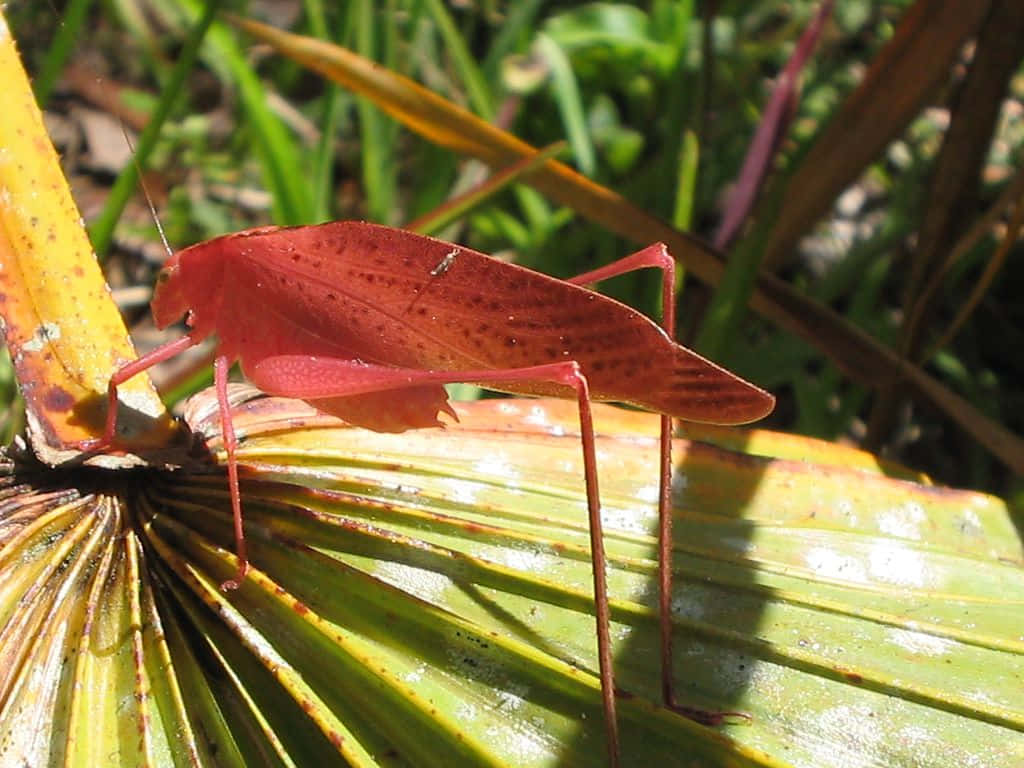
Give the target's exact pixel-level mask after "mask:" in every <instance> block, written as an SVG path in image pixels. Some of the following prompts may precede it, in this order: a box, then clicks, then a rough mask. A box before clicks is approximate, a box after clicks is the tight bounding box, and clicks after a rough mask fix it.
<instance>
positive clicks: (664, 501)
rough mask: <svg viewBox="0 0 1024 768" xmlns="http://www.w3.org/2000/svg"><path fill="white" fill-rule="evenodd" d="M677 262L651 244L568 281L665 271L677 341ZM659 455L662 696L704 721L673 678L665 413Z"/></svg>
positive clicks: (664, 321)
mask: <svg viewBox="0 0 1024 768" xmlns="http://www.w3.org/2000/svg"><path fill="white" fill-rule="evenodd" d="M675 266H676V265H675V260H674V259H673V258H672V256H671V255H670V254H669V252H668V249H667V248H666V246H665V245H664V243H655V244H654V245H649V246H647V247H646V248H643V249H642V250H639V251H637V252H636V253H633V254H630V255H629V256H625V257H623V258H621V259H618V260H617V261H614V262H612V263H611V264H607V265H605V266H603V267H599V268H598V269H595V270H592V271H590V272H586V273H584V274H582V275H578V276H576V277H574V278H571V279H570V280H568V282H570V283H574V284H577V285H585V284H588V283H594V282H598V281H600V280H606V279H608V278H610V277H615V276H617V275H621V274H625V273H627V272H633V271H635V270H638V269H645V268H648V267H652V268H656V269H660V270H661V272H662V290H661V307H662V314H661V327H662V330H664V331H665V333H666V334H667V335H668V337H669V338H670V339H672V340H673V341H675V328H676V314H675V313H676V303H675V282H676V279H675ZM660 421H661V425H660V427H661V428H660V441H659V453H658V476H659V477H658V616H659V629H660V643H661V695H662V700H663V701H664V703H665V705H666V706H668V707H671V708H672V709H674V710H676V711H677V712H680V713H681V714H684V715H686V716H687V717H689V718H690V719H692V720H698V721H701V722H703V721H704V718H703V716H702V715H703V713H700V712H699V711H697V710H693V711H690V710H687V709H684V708H680V707H679V706H678V705H677V703H676V697H675V688H674V682H673V675H672V655H673V654H672V417H671V416H668V415H667V414H664V413H663V414H661V419H660Z"/></svg>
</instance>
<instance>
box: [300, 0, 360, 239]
mask: <svg viewBox="0 0 1024 768" xmlns="http://www.w3.org/2000/svg"><path fill="white" fill-rule="evenodd" d="M304 6H305V9H306V16H307V17H308V18H309V28H310V31H311V32H312V33H313V36H314V37H318V38H321V39H324V40H326V39H328V38H329V34H328V31H327V19H326V14H325V13H324V4H323V2H322V0H305V2H304ZM350 19H351V16H349V15H347V14H346V15H343V17H342V22H341V29H339V30H338V37H337V39H339V40H347V39H348V30H349V24H348V22H349V20H350ZM342 103H343V99H342V91H341V89H340V88H339V87H338V86H337V85H336V84H334V83H329V84H328V85H327V91H326V93H324V97H323V107H322V110H323V111H322V114H321V116H320V121H319V125H320V131H321V132H320V143H319V144H318V145H317V148H316V152H315V153H314V161H313V182H312V186H313V202H312V206H313V217H312V220H313V221H324V220H326V219H329V218H331V199H332V197H333V192H334V189H333V182H334V179H333V175H332V171H333V168H334V135H335V131H336V129H337V126H338V121H339V120H340V118H341V108H342Z"/></svg>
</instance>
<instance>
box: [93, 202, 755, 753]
mask: <svg viewBox="0 0 1024 768" xmlns="http://www.w3.org/2000/svg"><path fill="white" fill-rule="evenodd" d="M646 267H655V268H659V269H661V270H662V272H663V276H664V279H663V286H664V290H663V299H664V303H663V306H664V318H663V326H664V328H659V327H658V326H657V325H656V324H654V323H653V322H652V321H651V320H649V319H648V318H647V317H645V316H644V315H642V314H640V313H639V312H637V311H635V310H633V309H631V308H630V307H627V306H626V305H624V304H621V303H620V302H618V301H615V300H613V299H610V298H608V297H606V296H603V295H601V294H599V293H596V292H594V291H592V290H589V289H588V288H585V287H583V286H584V285H585V284H588V283H593V282H597V281H599V280H603V279H605V278H608V277H612V276H614V275H618V274H622V273H624V272H629V271H632V270H636V269H641V268H646ZM673 274H674V262H673V261H672V258H671V256H670V255H669V254H668V252H667V250H666V248H665V246H664V245H661V244H658V245H652V246H649V247H647V248H644V249H643V250H641V251H639V252H637V253H634V254H633V255H631V256H627V257H625V258H624V259H622V260H620V261H617V262H615V263H613V264H611V265H608V266H606V267H604V268H601V269H597V270H595V271H592V272H588V273H587V274H584V275H580V276H579V277H577V278H574V279H572V280H568V281H566V280H558V279H556V278H553V277H550V276H547V275H544V274H541V273H538V272H534V271H532V270H529V269H526V268H523V267H518V266H514V265H511V264H507V263H504V262H501V261H498V260H496V259H493V258H490V257H488V256H485V255H484V254H482V253H479V252H477V251H473V250H470V249H468V248H464V247H461V246H458V247H455V246H452V245H451V244H450V243H445V242H442V241H440V240H435V239H433V238H430V237H426V236H423V235H417V234H413V233H410V232H405V231H402V230H397V229H391V228H389V227H384V226H379V225H376V224H369V223H365V222H333V223H328V224H323V225H319V226H306V227H295V228H278V227H267V228H261V229H253V230H248V231H245V232H238V233H236V234H231V235H225V236H222V237H218V238H215V239H213V240H210V241H207V242H205V243H199V244H198V245H193V246H192V247H190V248H186V249H184V250H182V251H180V252H178V253H177V254H174V255H173V256H171V257H170V259H168V261H167V263H166V264H165V265H164V267H163V269H162V270H161V272H160V275H159V278H158V281H157V285H156V290H155V293H154V296H153V302H152V309H153V315H154V317H155V319H156V323H157V325H158V326H160V327H161V328H163V327H166V326H167V325H169V324H171V323H174V322H176V321H177V320H179V319H180V318H181V317H182V316H185V317H186V322H187V324H188V326H189V327H190V329H191V330H190V331H189V333H188V334H187V335H186V336H184V337H183V338H181V339H178V340H177V341H173V342H171V343H169V344H166V345H164V346H162V347H160V348H158V349H156V350H154V351H153V352H150V353H149V354H147V355H144V356H143V357H140V358H139V359H137V360H135V361H134V362H131V363H129V364H127V365H125V366H123V367H122V368H120V369H119V370H118V371H116V372H115V373H114V375H113V376H112V377H111V380H110V387H109V393H108V394H109V407H108V411H107V421H106V428H105V431H104V433H103V437H102V438H101V439H100V440H99V441H98V442H97V444H93V445H92V446H90V447H91V448H93V449H97V448H100V447H110V446H113V445H115V444H116V436H115V435H116V433H115V427H116V420H117V405H118V399H117V387H118V385H120V384H121V383H123V382H124V381H126V380H127V379H129V378H131V377H132V376H134V375H136V374H137V373H140V372H142V371H144V370H146V369H148V368H150V367H152V366H153V365H156V364H157V363H159V362H161V361H164V360H167V359H168V358H170V357H173V356H174V355H176V354H178V353H179V352H182V351H184V350H185V349H187V348H188V347H191V346H193V345H195V344H198V343H199V342H201V341H202V340H203V339H205V338H206V337H208V336H210V335H211V334H214V333H215V334H216V335H217V337H218V343H219V346H218V349H217V356H216V360H215V365H214V371H215V384H216V390H217V396H218V401H219V405H220V419H221V429H222V430H223V436H224V446H225V449H226V452H227V459H228V461H227V465H228V483H229V489H230V495H231V504H232V508H233V512H234V526H235V539H236V548H237V553H238V573H237V577H236V579H235V580H234V581H232V582H227V583H226V584H225V585H224V586H225V588H232V587H236V586H238V584H239V582H240V581H241V580H242V579H243V578H244V577H245V574H246V570H247V568H248V559H247V555H246V543H245V537H244V532H243V527H242V510H241V502H240V496H239V490H238V468H237V464H236V459H235V449H236V446H237V441H236V439H235V435H234V430H233V427H232V423H231V416H230V413H229V410H228V402H227V375H228V370H229V368H230V366H231V364H232V363H233V362H234V361H236V360H237V361H240V363H241V367H242V370H243V371H244V372H245V374H246V375H247V376H248V377H249V379H250V380H251V381H252V382H253V383H254V384H255V385H256V386H257V387H259V388H260V389H261V390H263V391H264V392H267V393H268V394H272V395H280V396H288V397H294V398H300V399H302V400H307V401H309V402H310V403H311V404H313V405H314V406H316V407H317V408H319V409H320V410H322V411H324V412H326V413H329V414H334V415H337V416H340V417H341V418H343V419H345V420H347V421H349V422H351V423H354V424H357V425H361V426H365V427H368V428H370V429H375V430H378V431H402V430H406V429H415V428H420V427H428V426H435V425H438V424H439V423H440V422H438V420H437V417H438V414H439V412H445V413H448V414H449V415H452V416H454V412H453V411H452V410H451V407H450V405H449V404H448V398H447V394H446V392H445V389H444V386H443V385H444V384H446V383H453V382H471V383H475V384H480V385H482V386H485V387H488V388H493V389H499V390H502V391H506V392H515V393H521V394H528V395H547V396H552V395H553V396H560V397H573V398H575V399H576V400H577V402H578V405H579V418H580V434H581V442H582V447H583V459H584V467H585V485H586V493H587V503H588V510H589V518H590V541H591V553H592V560H593V571H594V597H595V605H596V615H597V638H598V660H599V667H600V680H601V691H602V700H603V706H604V714H605V719H606V724H607V734H608V744H609V755H610V758H611V761H612V763H613V764H617V762H618V757H617V756H618V731H617V725H616V717H615V698H614V686H613V672H612V657H611V647H610V640H609V607H608V595H607V588H606V583H605V557H604V546H603V542H602V534H601V515H600V501H599V494H598V486H597V464H596V457H595V447H594V433H593V425H592V420H591V409H590V403H591V401H596V400H612V401H618V402H627V403H632V404H634V405H638V406H641V407H643V408H646V409H648V410H651V411H655V412H658V413H660V414H662V418H661V453H660V480H661V488H660V495H659V504H658V511H659V519H660V524H659V548H658V558H659V587H660V596H659V610H660V617H661V643H662V692H663V696H664V699H665V703H666V704H667V705H669V706H673V707H675V702H674V698H673V691H672V658H671V629H672V624H671V615H670V607H669V603H670V586H671V558H670V554H671V514H670V512H671V507H670V492H671V486H670V482H671V458H670V455H669V450H670V440H671V429H672V425H671V419H672V418H673V417H675V418H679V419H684V420H688V421H700V422H711V423H716V424H743V423H747V422H750V421H755V420H757V419H759V418H761V417H762V416H765V415H766V414H767V413H769V412H770V411H771V409H772V407H773V405H774V398H773V397H772V396H771V395H770V394H768V393H767V392H764V391H762V390H761V389H758V388H757V387H755V386H753V385H751V384H749V383H747V382H745V381H743V380H742V379H739V378H737V377H736V376H734V375H733V374H731V373H729V372H728V371H726V370H724V369H722V368H720V367H718V366H716V365H715V364H714V363H711V362H709V361H708V360H705V359H704V358H702V357H700V356H698V355H697V354H695V353H693V352H691V351H690V350H688V349H686V348H685V347H683V346H680V345H679V344H676V343H675V342H674V341H673V326H674V311H673V297H672V286H673V283H674V281H673ZM254 309H255V311H253V310H254ZM676 709H677V710H679V711H684V713H685V710H682V709H680V708H678V707H676ZM688 714H691V716H692V715H693V714H694V713H692V712H690V713H688Z"/></svg>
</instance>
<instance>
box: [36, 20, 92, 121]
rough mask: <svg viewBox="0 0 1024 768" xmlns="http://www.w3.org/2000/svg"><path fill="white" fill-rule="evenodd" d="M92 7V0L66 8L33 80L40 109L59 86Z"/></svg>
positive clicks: (44, 106)
mask: <svg viewBox="0 0 1024 768" xmlns="http://www.w3.org/2000/svg"><path fill="white" fill-rule="evenodd" d="M90 5H92V0H71V2H69V3H68V4H67V6H66V7H65V8H64V13H63V15H62V16H61V18H60V21H59V23H58V24H57V34H55V35H54V36H53V42H52V43H50V47H49V49H47V51H46V58H45V59H43V65H42V66H41V67H40V68H39V72H38V73H37V74H36V76H35V79H34V80H33V86H34V89H35V93H36V101H37V102H38V103H39V108H40V109H46V103H47V102H48V101H49V100H50V93H51V92H52V91H53V86H54V85H56V84H57V78H58V77H60V73H61V70H62V69H64V63H65V62H66V61H67V60H68V57H69V56H71V51H72V50H74V47H75V40H76V39H77V38H78V37H79V36H80V35H81V34H82V26H83V25H84V24H85V17H86V16H87V15H88V13H89V6H90Z"/></svg>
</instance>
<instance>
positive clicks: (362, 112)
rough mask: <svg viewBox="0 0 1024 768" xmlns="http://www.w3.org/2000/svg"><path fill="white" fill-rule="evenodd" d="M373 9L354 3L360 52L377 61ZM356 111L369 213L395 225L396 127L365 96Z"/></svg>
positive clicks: (363, 2) (364, 3) (368, 4)
mask: <svg viewBox="0 0 1024 768" xmlns="http://www.w3.org/2000/svg"><path fill="white" fill-rule="evenodd" d="M373 8H374V4H373V3H372V2H370V0H361V1H360V2H357V3H353V4H352V6H351V10H350V14H352V15H351V16H350V19H351V21H352V25H353V29H354V30H355V40H356V49H357V50H358V51H359V52H360V53H361V54H362V55H363V56H365V57H366V58H367V59H370V60H375V59H376V55H375V53H376V47H377V46H376V41H375V35H374V25H373V20H374V13H373ZM356 109H357V111H358V113H359V146H360V150H361V151H360V156H361V159H362V177H363V188H364V190H365V192H366V209H367V213H368V215H369V217H370V218H371V219H373V220H374V221H381V222H384V223H393V222H394V218H393V217H394V214H395V204H394V203H395V195H396V173H397V169H396V166H395V162H394V156H395V155H394V150H395V146H394V136H395V131H394V124H393V123H392V122H391V120H389V119H388V118H387V117H386V116H385V115H383V114H381V113H380V111H379V110H378V109H377V107H375V106H374V104H373V102H372V101H371V100H369V99H367V98H365V97H362V96H357V98H356Z"/></svg>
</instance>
